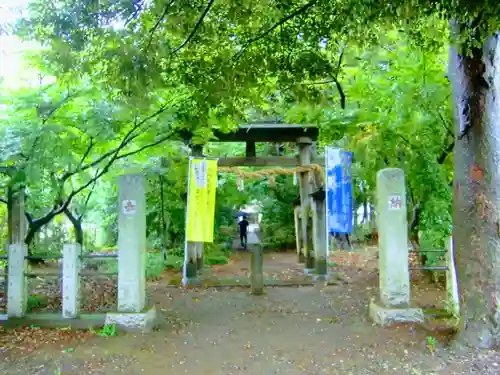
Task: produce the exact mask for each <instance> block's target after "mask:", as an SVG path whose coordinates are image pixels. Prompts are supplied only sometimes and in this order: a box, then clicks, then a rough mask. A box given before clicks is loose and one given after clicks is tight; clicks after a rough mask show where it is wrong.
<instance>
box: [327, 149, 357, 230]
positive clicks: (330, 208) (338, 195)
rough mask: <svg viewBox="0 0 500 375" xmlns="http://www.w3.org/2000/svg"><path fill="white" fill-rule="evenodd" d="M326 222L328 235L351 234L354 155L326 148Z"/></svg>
mask: <svg viewBox="0 0 500 375" xmlns="http://www.w3.org/2000/svg"><path fill="white" fill-rule="evenodd" d="M325 151H326V152H325V159H326V160H325V166H326V168H325V169H326V222H327V228H328V233H351V232H352V224H353V202H352V180H351V165H352V153H351V152H347V151H343V150H341V149H338V148H331V147H326V150H325Z"/></svg>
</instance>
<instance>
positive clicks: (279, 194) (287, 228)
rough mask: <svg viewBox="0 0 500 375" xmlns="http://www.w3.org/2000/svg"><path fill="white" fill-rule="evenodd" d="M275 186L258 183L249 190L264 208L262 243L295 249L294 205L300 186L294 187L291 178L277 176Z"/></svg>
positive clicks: (273, 246) (268, 245) (279, 247)
mask: <svg viewBox="0 0 500 375" xmlns="http://www.w3.org/2000/svg"><path fill="white" fill-rule="evenodd" d="M273 185H274V186H269V183H268V181H257V182H254V183H253V184H252V185H251V186H250V188H249V189H250V191H251V193H250V194H251V195H252V196H253V197H254V198H255V199H256V200H257V201H258V202H260V205H261V208H262V222H261V228H260V237H261V241H262V243H263V244H264V246H266V247H271V248H276V249H290V248H294V247H295V224H294V217H293V209H294V206H293V204H294V201H295V200H296V199H297V197H298V186H294V184H293V177H291V176H276V178H275V183H274V184H273Z"/></svg>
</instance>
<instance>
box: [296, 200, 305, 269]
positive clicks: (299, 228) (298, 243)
mask: <svg viewBox="0 0 500 375" xmlns="http://www.w3.org/2000/svg"><path fill="white" fill-rule="evenodd" d="M301 215H302V214H301V213H300V206H297V207H295V208H294V210H293V218H294V222H295V243H296V246H297V257H298V262H299V263H304V262H305V261H306V260H305V257H304V252H303V249H302V222H301V221H302V220H301Z"/></svg>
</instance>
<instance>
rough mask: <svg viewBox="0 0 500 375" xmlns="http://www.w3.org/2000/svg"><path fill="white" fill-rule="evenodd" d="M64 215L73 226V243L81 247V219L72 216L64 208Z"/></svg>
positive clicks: (67, 209)
mask: <svg viewBox="0 0 500 375" xmlns="http://www.w3.org/2000/svg"><path fill="white" fill-rule="evenodd" d="M64 214H65V215H66V217H67V218H68V219H69V221H71V224H72V225H73V229H74V230H75V241H76V243H78V244H80V245H81V246H82V247H83V228H82V219H81V218H79V217H76V216H75V215H73V213H72V212H71V211H70V210H69V208H66V209H65V210H64Z"/></svg>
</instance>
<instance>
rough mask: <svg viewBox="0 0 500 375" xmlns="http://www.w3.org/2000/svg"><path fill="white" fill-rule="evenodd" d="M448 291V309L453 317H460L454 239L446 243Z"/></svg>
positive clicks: (451, 238)
mask: <svg viewBox="0 0 500 375" xmlns="http://www.w3.org/2000/svg"><path fill="white" fill-rule="evenodd" d="M446 265H447V266H448V269H447V271H446V291H447V294H448V295H447V297H448V304H447V309H448V310H449V311H448V312H449V313H450V314H452V315H453V316H460V296H459V294H458V281H457V271H456V269H455V253H454V250H453V237H451V236H450V238H449V239H448V241H447V242H446Z"/></svg>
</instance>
